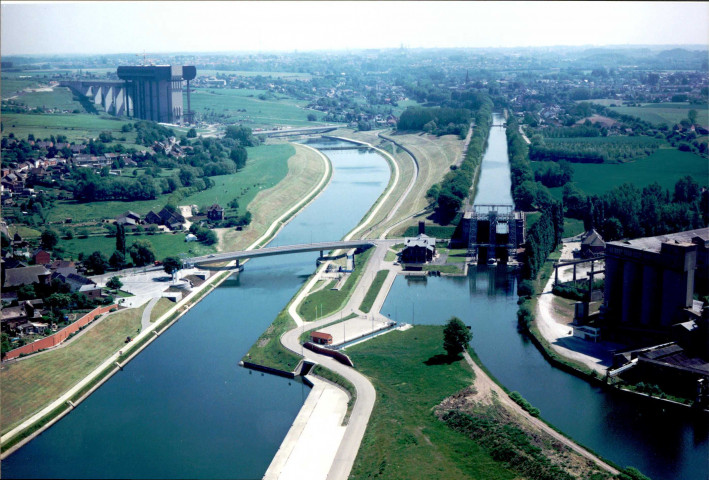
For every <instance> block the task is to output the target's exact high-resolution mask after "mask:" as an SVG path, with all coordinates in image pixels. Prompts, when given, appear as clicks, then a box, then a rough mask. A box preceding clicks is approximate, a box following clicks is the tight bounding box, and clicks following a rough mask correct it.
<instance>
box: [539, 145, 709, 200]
mask: <svg viewBox="0 0 709 480" xmlns="http://www.w3.org/2000/svg"><path fill="white" fill-rule="evenodd" d="M571 166H572V167H573V169H574V178H573V182H574V183H575V184H576V186H577V187H579V188H580V189H581V190H583V191H584V192H585V193H586V194H588V195H599V194H602V193H604V192H606V191H608V190H610V189H612V188H613V187H616V186H618V185H622V184H623V183H626V182H627V183H633V184H635V185H636V186H637V187H638V188H643V187H645V186H647V185H649V184H651V183H653V182H657V183H659V184H660V185H661V186H662V187H663V188H667V189H670V190H671V191H673V190H674V185H675V183H676V182H677V180H679V179H680V178H682V177H684V176H686V175H691V176H692V177H694V179H695V180H696V181H697V182H699V184H700V185H706V184H707V183H709V163H708V162H707V161H706V159H704V158H702V157H700V156H698V155H695V154H693V153H690V152H680V151H679V150H676V149H660V150H657V151H656V152H655V153H653V154H652V155H650V156H649V157H645V158H641V159H638V160H634V161H631V162H628V163H623V164H591V163H572V164H571ZM550 190H551V192H552V194H553V195H554V197H556V198H561V194H562V190H563V187H558V188H551V189H550Z"/></svg>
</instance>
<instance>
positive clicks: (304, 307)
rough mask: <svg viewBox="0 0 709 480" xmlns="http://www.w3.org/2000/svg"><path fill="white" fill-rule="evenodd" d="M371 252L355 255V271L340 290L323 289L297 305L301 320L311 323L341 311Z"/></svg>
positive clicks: (370, 250)
mask: <svg viewBox="0 0 709 480" xmlns="http://www.w3.org/2000/svg"><path fill="white" fill-rule="evenodd" d="M373 251H374V249H373V248H369V249H367V250H365V251H363V252H360V253H357V254H355V269H354V271H353V272H352V273H351V274H350V275H349V278H348V279H347V280H346V281H345V284H344V285H343V286H342V288H341V289H340V290H329V289H327V288H325V289H323V290H320V291H317V292H315V293H312V294H310V295H308V296H307V297H305V299H304V300H303V302H302V303H301V304H300V305H298V310H297V311H298V315H300V316H301V317H302V318H303V320H305V321H308V322H312V321H314V320H316V319H317V318H323V317H326V316H328V315H331V314H333V313H335V312H337V311H339V310H340V309H342V307H344V306H345V304H346V303H347V300H349V298H350V297H351V296H352V292H353V291H354V288H355V286H356V285H357V283H358V282H359V279H360V277H362V273H363V272H364V267H365V265H366V264H367V261H368V260H369V257H370V256H371V255H372V252H373ZM316 308H317V313H316Z"/></svg>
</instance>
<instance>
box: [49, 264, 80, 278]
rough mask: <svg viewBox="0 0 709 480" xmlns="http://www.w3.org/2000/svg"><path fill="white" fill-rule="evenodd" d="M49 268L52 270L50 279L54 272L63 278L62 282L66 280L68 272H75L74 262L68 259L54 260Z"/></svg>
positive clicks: (53, 276)
mask: <svg viewBox="0 0 709 480" xmlns="http://www.w3.org/2000/svg"><path fill="white" fill-rule="evenodd" d="M49 269H50V270H51V271H52V280H53V279H54V278H55V274H59V275H62V276H63V277H64V279H63V280H62V282H66V276H67V275H69V274H70V273H77V270H76V264H75V263H74V262H72V261H69V260H54V262H52V264H51V265H49Z"/></svg>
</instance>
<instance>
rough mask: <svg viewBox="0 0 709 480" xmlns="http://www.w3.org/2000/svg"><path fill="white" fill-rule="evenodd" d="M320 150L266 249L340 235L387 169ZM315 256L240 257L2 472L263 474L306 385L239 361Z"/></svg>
mask: <svg viewBox="0 0 709 480" xmlns="http://www.w3.org/2000/svg"><path fill="white" fill-rule="evenodd" d="M348 145H349V144H348ZM326 153H327V155H328V157H329V158H330V159H331V160H332V164H333V167H334V172H333V177H332V181H331V183H330V185H329V186H328V187H327V189H326V190H325V191H324V192H323V193H322V195H320V196H319V197H318V198H317V199H316V200H315V201H314V202H313V203H312V204H311V205H310V206H308V207H307V208H306V209H305V210H304V211H303V212H302V213H301V214H299V215H298V216H297V217H295V218H294V219H293V221H291V222H290V223H289V224H288V225H287V226H286V227H285V228H284V229H283V231H281V233H280V234H279V235H278V237H277V238H276V239H275V240H274V241H273V242H272V243H271V244H272V245H287V244H297V243H309V242H319V241H328V240H338V239H340V238H342V237H343V236H344V235H345V234H346V233H347V232H348V231H349V230H351V229H352V228H353V227H354V226H355V225H356V224H357V223H358V222H359V220H360V219H361V218H362V217H363V216H364V215H365V213H366V212H367V211H368V210H369V208H370V207H371V206H372V205H373V204H374V202H375V201H376V199H377V198H378V197H379V196H380V195H381V194H382V192H383V191H384V189H385V188H386V185H387V183H388V181H389V175H390V171H389V168H388V166H387V164H386V162H385V161H384V159H383V158H382V157H381V156H379V155H378V154H375V153H372V152H368V151H366V150H341V151H338V150H330V151H327V152H326ZM316 258H317V253H304V254H298V255H283V256H276V257H266V258H261V259H256V260H252V261H250V262H248V263H247V264H246V266H245V270H244V272H243V273H241V274H240V275H238V276H234V277H232V278H230V279H229V280H227V281H226V282H224V283H223V284H222V285H221V286H220V287H219V288H217V289H216V290H215V291H214V292H212V293H210V294H209V295H208V296H207V297H206V298H205V299H204V300H202V301H201V302H200V303H199V304H197V305H196V306H195V307H194V308H193V309H192V310H190V311H189V312H188V313H187V314H186V315H185V316H184V317H182V318H181V319H180V320H179V321H178V322H177V323H176V324H175V325H174V326H173V327H172V328H170V329H169V330H168V331H167V332H165V333H164V334H163V335H161V336H160V338H159V339H158V340H157V341H155V342H154V343H153V344H152V345H150V347H148V348H147V349H146V350H145V351H143V352H142V353H141V354H140V355H138V357H137V358H136V359H135V360H133V361H132V362H131V363H129V364H128V365H127V366H126V367H125V368H124V370H123V371H122V372H119V373H118V374H117V375H115V376H114V377H112V378H111V379H110V380H109V381H108V382H106V384H104V385H103V386H102V387H101V388H99V389H98V391H97V392H96V393H94V394H93V395H91V396H90V397H89V398H88V399H87V400H86V401H85V402H83V403H82V404H81V405H79V406H78V408H76V410H74V411H73V412H71V413H70V414H69V415H67V416H66V417H64V418H63V419H62V420H60V421H59V422H58V423H57V424H56V425H54V426H53V427H51V428H50V429H49V430H47V431H46V432H44V433H43V434H42V435H40V436H39V437H37V438H36V439H34V440H33V441H31V442H30V443H29V444H27V445H26V446H25V447H23V448H21V449H20V450H18V451H17V452H16V453H14V454H13V455H11V456H10V457H8V458H7V459H6V460H4V461H3V462H2V475H3V477H4V478H261V477H262V476H263V474H264V473H265V472H266V469H267V468H268V465H269V464H270V462H271V460H272V459H273V456H274V455H275V454H276V451H277V450H278V447H279V446H280V444H281V442H282V441H283V438H284V437H285V435H286V433H287V432H288V429H289V428H290V426H291V424H292V422H293V420H294V419H295V417H296V415H297V413H298V411H299V410H300V407H301V406H302V404H303V402H304V401H305V398H306V397H307V395H308V392H309V389H308V388H307V387H305V386H304V385H303V384H302V383H299V382H297V381H295V380H288V379H283V378H280V377H276V376H271V375H262V374H261V373H258V372H252V371H250V370H247V369H244V368H241V367H239V366H238V363H239V360H240V359H241V357H242V356H243V355H244V354H245V353H246V352H247V350H248V349H249V348H250V347H251V345H253V343H254V342H255V341H256V340H257V338H258V337H259V335H261V333H263V332H264V331H265V330H266V328H268V326H269V325H270V323H271V322H272V321H273V319H274V318H275V317H276V315H277V314H278V313H279V312H280V311H281V310H282V309H283V308H284V306H285V305H286V304H287V303H288V301H289V300H290V299H291V298H292V297H293V296H294V295H295V293H296V292H297V290H298V289H299V288H300V286H301V285H302V283H303V282H304V281H305V280H306V279H307V278H308V276H309V275H310V274H312V273H313V271H314V270H315V260H316Z"/></svg>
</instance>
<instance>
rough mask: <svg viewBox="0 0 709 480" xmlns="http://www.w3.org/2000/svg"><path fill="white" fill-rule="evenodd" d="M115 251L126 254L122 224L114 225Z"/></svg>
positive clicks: (124, 232) (124, 230)
mask: <svg viewBox="0 0 709 480" xmlns="http://www.w3.org/2000/svg"><path fill="white" fill-rule="evenodd" d="M116 251H117V252H121V253H122V254H123V256H124V257H125V254H126V226H125V225H123V224H122V223H117V224H116Z"/></svg>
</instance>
